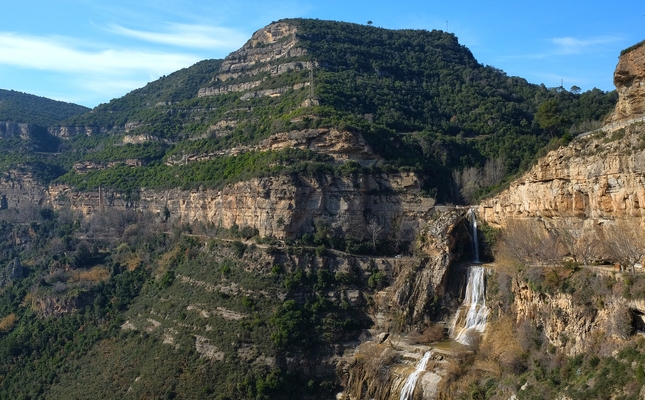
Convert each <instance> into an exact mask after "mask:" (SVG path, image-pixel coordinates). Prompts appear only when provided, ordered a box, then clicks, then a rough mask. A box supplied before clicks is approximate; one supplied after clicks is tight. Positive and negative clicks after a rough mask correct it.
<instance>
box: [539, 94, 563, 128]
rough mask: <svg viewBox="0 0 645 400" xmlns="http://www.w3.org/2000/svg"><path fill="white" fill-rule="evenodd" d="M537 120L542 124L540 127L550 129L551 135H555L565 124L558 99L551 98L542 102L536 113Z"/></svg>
mask: <svg viewBox="0 0 645 400" xmlns="http://www.w3.org/2000/svg"><path fill="white" fill-rule="evenodd" d="M535 120H536V121H537V123H538V124H539V125H540V128H542V129H544V130H545V131H548V132H549V133H550V134H551V136H554V135H555V133H556V132H557V131H558V130H559V128H561V127H562V125H563V124H564V117H563V116H562V115H561V114H560V110H559V107H558V101H557V100H556V99H549V100H547V101H545V102H544V103H542V104H540V107H538V110H537V112H536V113H535Z"/></svg>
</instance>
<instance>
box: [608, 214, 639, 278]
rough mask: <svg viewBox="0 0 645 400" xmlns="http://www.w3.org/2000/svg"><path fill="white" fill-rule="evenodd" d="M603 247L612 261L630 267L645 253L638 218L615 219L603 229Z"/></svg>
mask: <svg viewBox="0 0 645 400" xmlns="http://www.w3.org/2000/svg"><path fill="white" fill-rule="evenodd" d="M603 239H604V240H603V242H604V243H603V244H604V248H605V249H606V250H607V253H609V255H610V256H611V258H612V259H613V260H614V261H617V262H619V263H621V264H622V265H623V266H625V267H631V266H633V265H634V264H635V263H637V262H638V261H640V260H641V258H642V257H643V256H644V255H645V234H644V233H643V230H642V229H641V227H640V220H638V219H636V220H633V221H627V220H616V221H615V222H614V223H613V224H610V225H609V224H608V225H607V226H606V228H605V229H604V238H603Z"/></svg>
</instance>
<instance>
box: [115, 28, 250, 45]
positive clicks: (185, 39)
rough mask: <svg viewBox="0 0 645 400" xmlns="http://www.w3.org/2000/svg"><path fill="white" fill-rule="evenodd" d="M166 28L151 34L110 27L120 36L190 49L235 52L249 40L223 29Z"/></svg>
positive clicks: (242, 34)
mask: <svg viewBox="0 0 645 400" xmlns="http://www.w3.org/2000/svg"><path fill="white" fill-rule="evenodd" d="M166 28H167V29H166V30H165V31H162V32H151V31H143V30H136V29H129V28H126V27H123V26H121V25H117V24H111V25H109V26H108V29H109V31H110V32H112V33H116V34H119V35H123V36H127V37H131V38H135V39H138V40H143V41H147V42H152V43H158V44H165V45H171V46H179V47H188V48H199V49H226V50H233V49H237V48H238V47H240V46H241V45H242V44H244V42H245V41H246V39H248V35H247V34H244V33H242V32H238V31H235V30H233V29H229V28H222V27H213V26H206V25H186V24H175V23H168V24H166Z"/></svg>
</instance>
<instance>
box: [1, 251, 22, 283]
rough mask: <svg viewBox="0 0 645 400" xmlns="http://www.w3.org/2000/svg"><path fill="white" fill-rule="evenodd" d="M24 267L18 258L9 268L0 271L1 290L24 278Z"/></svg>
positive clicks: (12, 261)
mask: <svg viewBox="0 0 645 400" xmlns="http://www.w3.org/2000/svg"><path fill="white" fill-rule="evenodd" d="M22 274H23V267H22V263H21V262H20V259H19V258H18V257H16V258H14V259H13V260H11V261H10V262H9V264H7V266H6V267H5V268H4V269H2V270H0V288H2V287H4V286H6V285H8V284H9V283H11V282H14V281H16V280H18V279H20V278H22Z"/></svg>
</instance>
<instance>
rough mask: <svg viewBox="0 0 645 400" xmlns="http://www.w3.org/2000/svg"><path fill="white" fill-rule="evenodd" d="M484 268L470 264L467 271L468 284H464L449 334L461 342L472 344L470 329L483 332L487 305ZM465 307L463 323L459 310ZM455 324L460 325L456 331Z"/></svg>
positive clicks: (486, 316)
mask: <svg viewBox="0 0 645 400" xmlns="http://www.w3.org/2000/svg"><path fill="white" fill-rule="evenodd" d="M485 278H486V269H485V268H484V267H478V266H471V267H470V272H469V273H468V284H467V285H466V297H464V302H463V303H462V307H460V309H459V310H457V314H455V318H454V319H453V321H452V326H451V327H450V331H449V332H450V336H451V337H453V338H454V339H455V340H456V341H457V342H459V343H461V344H467V345H470V344H472V342H471V340H472V338H471V336H470V335H469V334H468V333H469V332H472V331H477V332H480V333H482V332H484V330H485V329H486V319H487V318H488V307H486V279H485ZM462 308H466V309H467V310H468V311H467V312H466V319H465V321H464V323H463V325H461V324H460V322H461V318H460V317H461V310H462ZM457 325H461V328H460V329H459V331H457Z"/></svg>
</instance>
